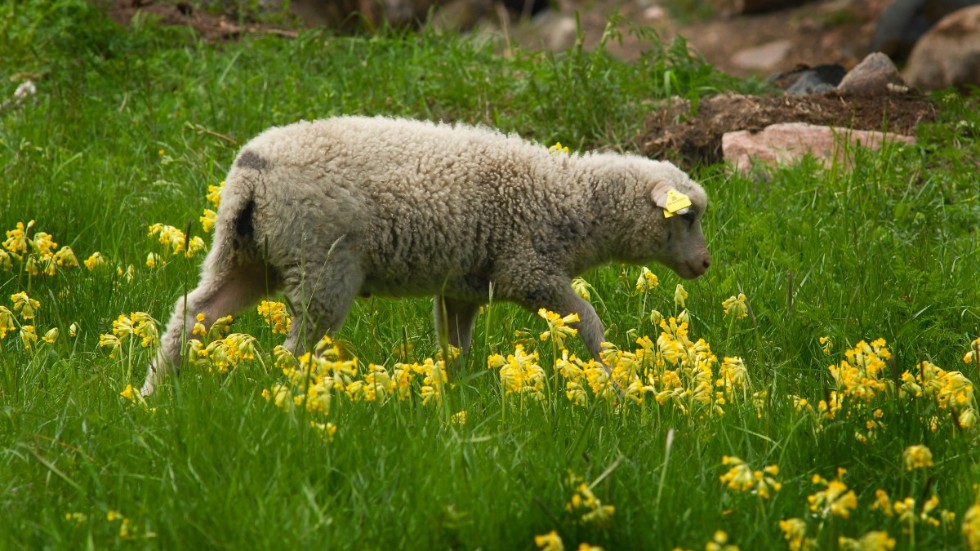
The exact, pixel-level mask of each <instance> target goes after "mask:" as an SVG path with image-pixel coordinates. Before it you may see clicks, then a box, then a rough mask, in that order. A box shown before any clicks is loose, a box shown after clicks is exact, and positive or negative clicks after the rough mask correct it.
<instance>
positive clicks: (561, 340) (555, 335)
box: [538, 308, 579, 348]
mask: <svg viewBox="0 0 980 551" xmlns="http://www.w3.org/2000/svg"><path fill="white" fill-rule="evenodd" d="M538 315H539V316H541V317H542V318H544V320H545V321H546V322H548V330H547V331H545V332H544V333H541V335H540V337H541V340H543V341H546V340H548V339H549V338H550V339H552V340H553V341H554V342H555V344H556V345H558V348H564V347H565V339H566V338H568V337H570V336H575V335H577V334H578V329H575V328H573V327H568V325H567V324H569V323H578V322H579V318H578V314H568V315H567V316H565V317H562V316H560V315H559V314H556V313H554V312H549V311H548V310H545V309H544V308H542V309H540V310H538Z"/></svg>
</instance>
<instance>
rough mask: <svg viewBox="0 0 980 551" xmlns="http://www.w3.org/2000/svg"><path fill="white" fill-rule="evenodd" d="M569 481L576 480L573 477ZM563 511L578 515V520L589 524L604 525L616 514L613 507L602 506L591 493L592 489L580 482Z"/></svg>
mask: <svg viewBox="0 0 980 551" xmlns="http://www.w3.org/2000/svg"><path fill="white" fill-rule="evenodd" d="M570 479H573V480H574V479H577V477H575V476H574V475H573V476H572V477H571V478H570ZM565 510H566V511H568V512H569V513H575V514H580V515H581V517H580V520H581V521H582V522H583V523H589V524H599V525H601V524H605V523H607V522H608V521H609V520H610V519H611V518H612V516H613V514H614V513H615V512H616V507H615V506H613V505H603V504H602V502H601V501H599V498H597V497H596V496H595V494H594V493H593V492H592V488H590V487H589V485H588V484H586V483H585V482H580V483H579V485H578V487H577V488H576V489H575V493H573V494H572V497H571V499H569V500H568V503H567V504H565Z"/></svg>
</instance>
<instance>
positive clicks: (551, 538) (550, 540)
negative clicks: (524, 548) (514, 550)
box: [534, 530, 565, 551]
mask: <svg viewBox="0 0 980 551" xmlns="http://www.w3.org/2000/svg"><path fill="white" fill-rule="evenodd" d="M534 545H537V546H538V548H539V549H541V551H565V544H563V543H562V541H561V536H559V535H558V532H555V531H554V530H552V531H550V532H548V533H547V534H541V535H540V536H534Z"/></svg>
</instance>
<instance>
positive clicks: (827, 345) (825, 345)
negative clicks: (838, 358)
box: [820, 337, 834, 356]
mask: <svg viewBox="0 0 980 551" xmlns="http://www.w3.org/2000/svg"><path fill="white" fill-rule="evenodd" d="M820 348H821V350H823V353H824V354H826V355H827V356H829V355H830V352H831V351H832V350H833V349H834V342H833V341H832V340H830V337H820Z"/></svg>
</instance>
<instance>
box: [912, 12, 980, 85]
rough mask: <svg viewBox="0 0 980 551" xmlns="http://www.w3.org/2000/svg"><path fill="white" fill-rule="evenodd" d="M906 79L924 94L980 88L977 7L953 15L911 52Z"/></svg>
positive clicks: (930, 31)
mask: <svg viewBox="0 0 980 551" xmlns="http://www.w3.org/2000/svg"><path fill="white" fill-rule="evenodd" d="M905 79H906V80H908V82H909V83H910V84H912V85H913V86H915V87H917V88H922V89H925V90H935V89H937V88H946V87H949V86H956V87H958V88H961V89H965V88H966V86H967V85H971V84H972V85H974V86H980V6H973V7H971V8H964V9H962V10H959V11H956V12H953V13H951V14H950V15H947V16H946V17H944V18H943V19H942V20H941V21H940V22H939V23H937V24H936V26H934V27H933V28H932V29H930V30H929V32H928V33H926V35H925V36H923V37H922V38H921V39H920V40H919V42H918V43H916V45H915V48H914V49H913V50H912V54H911V55H910V56H909V62H908V65H906V67H905Z"/></svg>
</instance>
